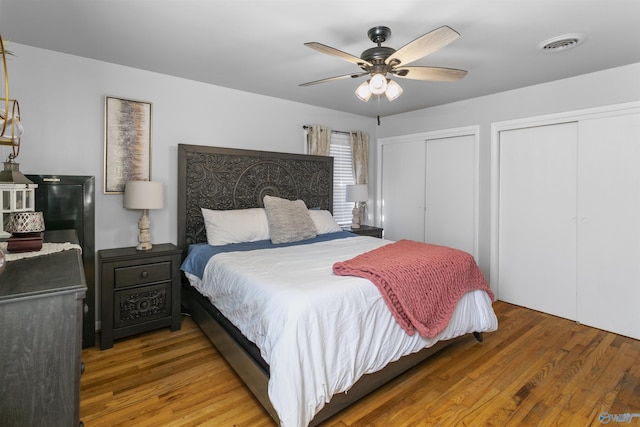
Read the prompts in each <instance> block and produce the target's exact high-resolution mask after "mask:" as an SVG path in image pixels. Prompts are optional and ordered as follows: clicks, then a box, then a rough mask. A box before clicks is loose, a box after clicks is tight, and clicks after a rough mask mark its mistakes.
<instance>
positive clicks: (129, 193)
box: [123, 181, 164, 251]
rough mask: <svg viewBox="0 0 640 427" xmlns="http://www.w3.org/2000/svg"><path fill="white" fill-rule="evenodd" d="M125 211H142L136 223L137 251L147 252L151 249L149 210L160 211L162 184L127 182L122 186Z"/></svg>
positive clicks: (162, 202) (162, 197)
mask: <svg viewBox="0 0 640 427" xmlns="http://www.w3.org/2000/svg"><path fill="white" fill-rule="evenodd" d="M123 206H124V207H125V208H126V209H142V215H141V216H140V220H139V221H138V229H139V230H140V233H139V234H138V242H140V244H139V245H138V246H136V249H137V250H139V251H148V250H149V249H151V248H152V245H151V239H150V234H149V229H150V221H149V212H148V211H149V209H162V208H163V206H164V193H163V191H162V183H161V182H156V181H128V182H127V183H126V184H125V186H124V202H123Z"/></svg>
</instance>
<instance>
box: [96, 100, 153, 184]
mask: <svg viewBox="0 0 640 427" xmlns="http://www.w3.org/2000/svg"><path fill="white" fill-rule="evenodd" d="M127 181H151V103H149V102H143V101H132V100H129V99H122V98H115V97H111V96H107V97H106V98H105V120H104V192H105V194H119V193H123V192H124V185H125V183H126V182H127Z"/></svg>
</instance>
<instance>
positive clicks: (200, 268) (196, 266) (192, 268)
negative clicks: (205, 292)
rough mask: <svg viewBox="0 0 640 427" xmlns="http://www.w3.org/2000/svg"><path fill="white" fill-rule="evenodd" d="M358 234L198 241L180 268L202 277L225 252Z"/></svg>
mask: <svg viewBox="0 0 640 427" xmlns="http://www.w3.org/2000/svg"><path fill="white" fill-rule="evenodd" d="M355 236H357V235H356V234H353V233H350V232H348V231H338V232H336V233H327V234H320V235H318V236H317V237H315V238H313V239H307V240H300V241H298V242H291V243H279V244H273V243H271V240H258V241H257V242H245V243H231V244H229V245H224V246H212V245H210V244H208V243H196V244H194V245H189V250H188V252H187V257H186V258H185V260H184V262H183V263H182V266H181V267H180V269H181V270H182V271H184V272H185V273H190V274H193V275H195V276H198V277H199V278H201V279H202V275H203V274H204V269H205V267H206V266H207V263H208V262H209V259H210V258H211V257H212V256H214V255H216V254H220V253H223V252H244V251H253V250H256V249H270V248H283V247H285V246H298V245H308V244H310V243H318V242H327V241H329V240H335V239H344V238H345V237H355Z"/></svg>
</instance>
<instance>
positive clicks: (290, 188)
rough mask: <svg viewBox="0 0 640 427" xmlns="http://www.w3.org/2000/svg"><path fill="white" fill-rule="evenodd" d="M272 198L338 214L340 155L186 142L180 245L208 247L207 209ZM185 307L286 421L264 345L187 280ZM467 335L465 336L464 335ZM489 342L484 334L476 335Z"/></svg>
mask: <svg viewBox="0 0 640 427" xmlns="http://www.w3.org/2000/svg"><path fill="white" fill-rule="evenodd" d="M265 195H271V196H277V197H282V198H287V199H291V200H294V199H301V200H303V201H304V202H305V203H306V205H307V206H308V207H310V208H312V207H317V208H320V209H326V210H329V211H331V210H332V206H333V158H332V157H325V156H310V155H303V154H287V153H274V152H267V151H252V150H241V149H230V148H219V147H210V146H196V145H184V144H180V145H178V244H179V245H180V247H181V248H182V249H183V252H184V254H185V255H186V250H187V248H188V245H190V244H193V243H200V242H206V241H207V240H206V231H205V227H204V220H203V218H202V214H201V210H200V209H201V208H203V207H204V208H207V209H245V208H252V207H263V204H262V199H263V197H264V196H265ZM182 304H183V306H184V307H185V309H186V310H187V312H189V313H190V314H191V316H192V317H193V319H194V321H195V322H196V323H197V324H198V325H199V326H200V328H201V329H202V331H203V332H204V333H205V334H206V335H207V337H208V338H209V339H210V340H211V342H212V343H213V344H214V345H215V346H216V348H217V349H218V351H219V352H220V353H221V354H222V355H223V357H224V358H225V359H226V360H227V362H228V363H229V365H231V367H232V368H233V369H234V370H235V371H236V373H237V374H238V375H239V376H240V378H241V379H242V380H243V381H244V382H245V384H246V385H247V387H248V388H249V389H250V390H251V392H252V393H253V394H254V395H255V396H256V398H257V399H258V401H259V402H260V404H261V405H262V406H263V407H264V408H265V409H266V410H267V412H268V413H269V414H270V415H271V417H272V418H273V419H274V420H275V421H276V423H278V424H279V419H278V414H277V413H276V411H275V410H274V408H273V406H272V405H271V402H270V400H269V395H268V386H267V384H268V380H269V366H268V365H267V364H266V363H265V362H264V360H263V359H262V358H261V357H260V352H259V350H258V349H257V347H256V346H255V345H254V344H253V343H251V342H250V341H248V340H247V339H246V338H245V337H244V336H243V335H242V334H241V333H240V331H238V329H237V328H235V326H233V325H232V324H231V323H230V322H229V321H228V320H227V319H226V318H224V316H222V315H221V314H220V312H219V311H218V310H217V309H216V308H215V307H214V306H213V305H211V304H210V303H209V301H208V300H207V299H206V298H204V297H202V296H201V295H200V294H199V293H198V292H196V291H195V290H193V288H192V287H191V286H190V285H189V283H188V281H187V280H186V278H185V277H184V275H183V287H182ZM460 338H462V337H460ZM476 339H478V340H481V335H480V334H476ZM457 340H458V339H454V340H449V341H441V342H438V343H437V344H436V345H434V346H433V347H430V348H427V349H423V350H422V351H420V352H418V353H414V354H411V355H408V356H405V357H403V358H401V359H400V360H398V361H396V362H393V363H391V364H389V365H387V366H386V367H385V368H384V369H382V370H381V371H378V372H376V373H373V374H368V375H365V376H363V377H362V378H361V379H360V380H359V381H358V382H357V383H356V384H355V385H354V386H353V387H352V388H351V390H349V392H348V393H341V394H337V395H334V396H333V397H332V399H331V402H330V403H328V404H326V405H325V406H324V408H323V409H322V410H321V411H320V412H319V413H318V414H316V416H315V417H314V419H313V421H312V422H311V424H310V425H311V426H315V425H317V424H319V423H320V422H322V421H324V420H326V419H328V418H329V417H331V416H332V415H334V414H336V413H337V412H339V411H341V410H342V409H344V408H345V407H347V406H349V405H350V404H352V403H353V402H355V401H356V400H358V399H360V398H362V397H363V396H365V395H367V394H368V393H370V392H372V391H373V390H375V389H377V388H378V387H380V386H381V385H383V384H384V383H386V382H388V381H390V380H391V379H393V378H395V377H397V376H398V375H400V374H402V373H403V372H405V371H407V370H408V369H410V368H412V367H413V366H415V365H417V364H418V363H420V362H422V361H423V360H425V359H426V358H428V357H429V356H431V355H432V354H434V353H436V352H438V351H440V350H441V349H443V348H444V347H447V346H449V345H451V344H452V343H454V342H456V341H457Z"/></svg>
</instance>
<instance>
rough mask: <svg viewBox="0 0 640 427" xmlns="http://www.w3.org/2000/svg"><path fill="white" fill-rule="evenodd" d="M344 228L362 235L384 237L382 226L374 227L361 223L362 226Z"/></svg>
mask: <svg viewBox="0 0 640 427" xmlns="http://www.w3.org/2000/svg"><path fill="white" fill-rule="evenodd" d="M343 230H344V231H349V232H351V233H355V234H358V235H360V236H371V237H377V238H378V239H382V228H380V227H373V226H371V225H363V224H360V228H351V227H345V228H343Z"/></svg>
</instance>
